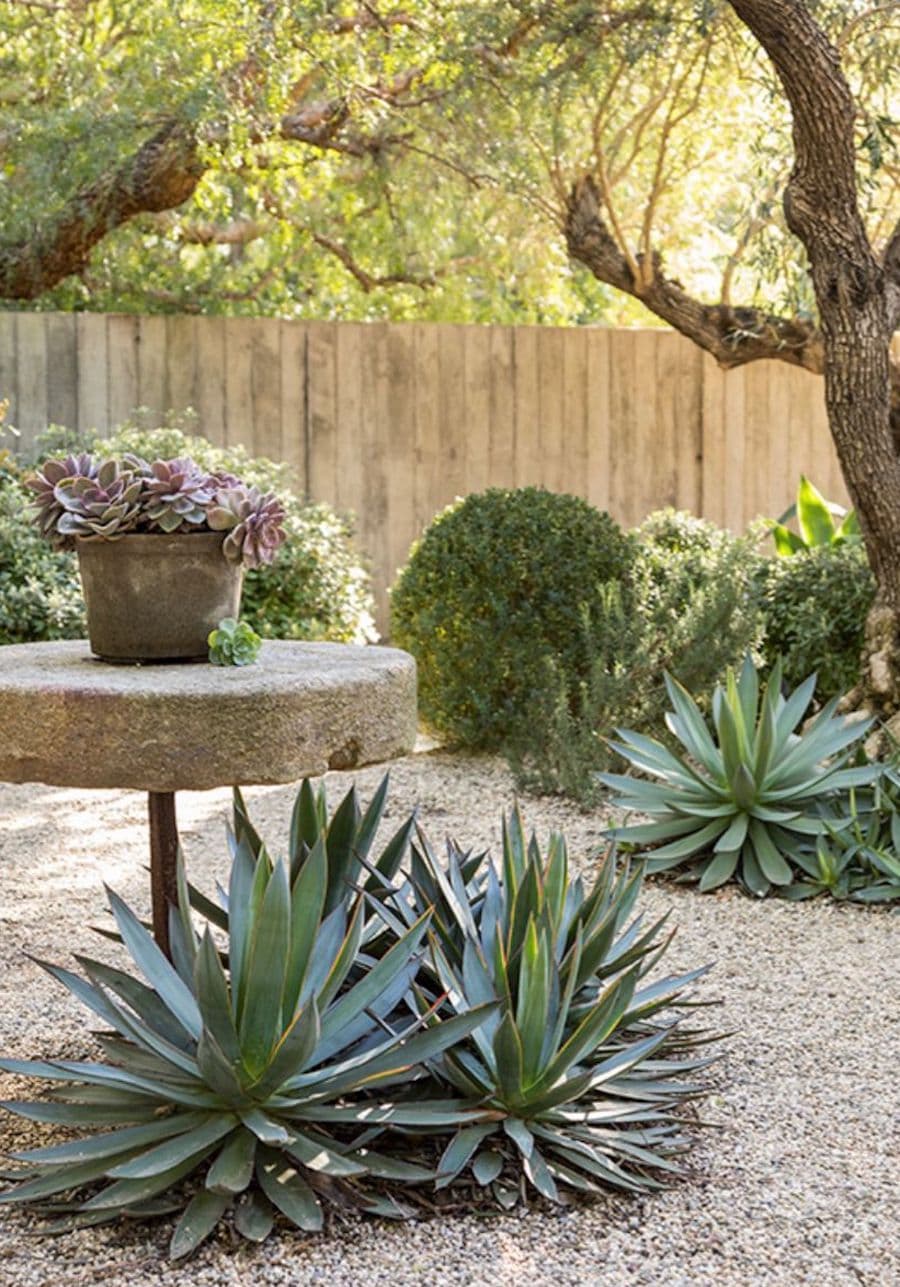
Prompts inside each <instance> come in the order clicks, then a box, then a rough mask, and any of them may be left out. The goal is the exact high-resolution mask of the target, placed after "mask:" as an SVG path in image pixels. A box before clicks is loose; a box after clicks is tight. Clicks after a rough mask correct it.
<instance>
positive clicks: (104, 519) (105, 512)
mask: <svg viewBox="0 0 900 1287" xmlns="http://www.w3.org/2000/svg"><path fill="white" fill-rule="evenodd" d="M143 486H144V485H143V482H142V480H141V479H140V478H135V476H134V474H132V473H131V471H130V470H127V469H126V470H122V469H120V468H119V464H118V461H115V460H107V461H104V462H103V464H102V465H100V467H99V469H98V470H97V474H96V476H95V477H91V476H89V475H78V476H77V477H74V478H65V479H63V481H62V482H60V483H58V484H57V485H56V486H55V487H54V489H53V495H54V497H55V499H56V501H57V502H58V503H59V505H60V506H61V507H62V513H61V514H60V515H59V518H58V519H57V522H56V530H57V532H58V533H59V535H60V536H62V537H63V538H64V539H71V538H74V537H76V536H99V537H103V538H104V539H105V540H107V541H110V540H114V539H115V538H116V537H119V536H124V535H125V534H126V533H127V532H133V531H134V529H135V528H136V527H137V524H138V521H139V519H140V517H141V493H142V491H143Z"/></svg>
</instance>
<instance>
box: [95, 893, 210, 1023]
mask: <svg viewBox="0 0 900 1287" xmlns="http://www.w3.org/2000/svg"><path fill="white" fill-rule="evenodd" d="M106 894H107V898H108V899H109V905H110V908H111V909H112V914H113V916H114V917H115V921H116V925H117V926H118V928H119V933H120V934H121V935H122V942H123V943H124V944H125V946H126V948H127V949H128V951H129V952H130V954H131V957H132V959H133V960H134V962H135V964H136V965H137V966H138V968H139V969H140V971H141V973H142V974H143V975H144V978H145V979H146V980H147V982H148V983H149V984H150V985H151V987H152V988H153V989H154V991H155V992H157V993H158V995H159V996H160V998H161V999H162V1000H163V1001H164V1002H165V1004H166V1005H167V1006H168V1007H169V1009H170V1010H171V1011H172V1013H173V1014H174V1015H175V1017H176V1019H177V1020H178V1022H179V1023H180V1024H181V1025H182V1027H184V1028H186V1029H187V1031H188V1032H189V1033H190V1034H191V1036H192V1037H194V1038H199V1036H200V1030H201V1028H202V1026H203V1024H202V1020H201V1018H200V1011H199V1009H198V1008H197V1002H196V1000H195V999H194V997H193V995H192V993H191V991H190V989H189V988H188V987H187V985H186V984H185V983H184V980H183V979H181V978H179V976H178V974H177V973H176V972H175V969H174V968H173V966H172V965H171V964H170V962H169V961H168V960H167V959H166V957H165V956H164V955H163V953H162V952H161V951H160V949H159V947H158V946H157V944H156V943H155V942H154V940H153V937H152V935H150V934H148V933H147V931H146V930H145V929H144V926H143V925H142V924H141V922H140V921H139V920H138V918H137V917H136V916H135V914H134V912H132V910H131V908H130V907H128V906H127V904H125V903H123V902H122V899H121V898H119V896H118V894H117V893H116V892H115V891H114V890H112V889H110V888H109V886H106Z"/></svg>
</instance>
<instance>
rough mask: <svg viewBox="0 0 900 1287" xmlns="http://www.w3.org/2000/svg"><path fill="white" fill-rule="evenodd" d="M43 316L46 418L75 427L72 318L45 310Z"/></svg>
mask: <svg viewBox="0 0 900 1287" xmlns="http://www.w3.org/2000/svg"><path fill="white" fill-rule="evenodd" d="M44 317H45V319H46V327H47V420H48V422H49V423H50V424H56V425H65V426H66V428H67V429H74V428H75V427H76V426H77V424H78V346H77V343H76V336H75V319H74V318H73V317H72V316H71V315H66V314H65V313H45V314H44ZM0 396H2V394H0Z"/></svg>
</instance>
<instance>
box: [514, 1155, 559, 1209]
mask: <svg viewBox="0 0 900 1287" xmlns="http://www.w3.org/2000/svg"><path fill="white" fill-rule="evenodd" d="M522 1165H523V1167H524V1170H525V1174H526V1175H527V1176H528V1178H529V1180H530V1181H531V1183H532V1184H533V1185H534V1187H535V1188H536V1189H537V1191H538V1193H540V1195H541V1197H544V1198H547V1199H548V1200H549V1201H550V1202H558V1201H559V1190H558V1189H557V1187H556V1183H555V1181H554V1179H553V1176H552V1175H551V1174H550V1172H549V1171H548V1169H547V1163H546V1162H545V1161H544V1155H543V1154H542V1153H541V1151H540V1149H538V1148H533V1149H532V1150H531V1153H530V1155H529V1156H528V1157H523V1159H522Z"/></svg>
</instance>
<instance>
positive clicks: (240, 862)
mask: <svg viewBox="0 0 900 1287" xmlns="http://www.w3.org/2000/svg"><path fill="white" fill-rule="evenodd" d="M266 875H267V873H266V869H265V864H262V863H257V862H256V861H255V859H254V855H253V852H252V851H251V849H250V847H249V845H248V844H247V842H246V841H241V842H240V843H239V844H237V845H236V847H235V849H234V853H233V854H232V860H231V878H230V881H229V884H228V946H229V950H228V967H229V970H230V972H231V995H232V999H233V1003H234V1006H235V1020H237V1019H239V1018H240V1012H239V1009H238V1007H239V1005H240V1001H241V998H242V997H243V995H244V973H245V970H246V962H247V952H248V948H249V941H250V918H251V914H252V906H253V903H254V901H255V898H254V894H255V893H256V896H257V897H258V890H259V887H260V885H261V883H262V882H264V881H265V879H266Z"/></svg>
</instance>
